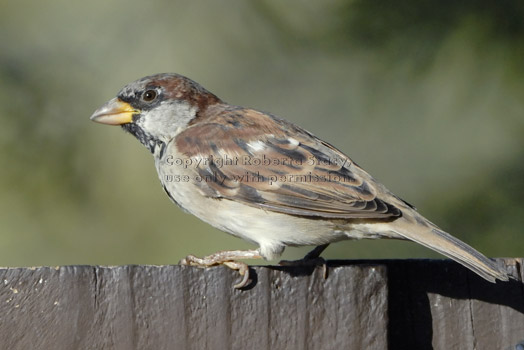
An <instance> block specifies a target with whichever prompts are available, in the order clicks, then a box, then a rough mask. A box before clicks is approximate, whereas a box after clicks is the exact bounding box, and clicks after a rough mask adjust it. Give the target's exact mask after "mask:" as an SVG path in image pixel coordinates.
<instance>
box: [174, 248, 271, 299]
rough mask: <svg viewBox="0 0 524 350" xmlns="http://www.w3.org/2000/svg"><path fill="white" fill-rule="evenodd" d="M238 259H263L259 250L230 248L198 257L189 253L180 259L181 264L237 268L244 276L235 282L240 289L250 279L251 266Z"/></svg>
mask: <svg viewBox="0 0 524 350" xmlns="http://www.w3.org/2000/svg"><path fill="white" fill-rule="evenodd" d="M237 259H262V256H261V255H260V252H259V251H258V250H256V249H255V250H229V251H221V252H217V253H215V254H211V255H208V256H205V257H203V258H197V257H196V256H194V255H188V256H186V257H185V258H184V259H182V260H180V264H181V265H188V266H198V267H211V266H217V265H225V266H227V267H229V268H230V269H233V270H237V271H238V273H240V276H242V280H241V281H240V282H239V283H237V284H235V285H234V287H235V288H237V289H239V288H243V287H245V286H246V285H247V283H248V281H249V266H248V265H247V264H246V263H243V262H241V261H236V260H237Z"/></svg>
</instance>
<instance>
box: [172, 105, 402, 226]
mask: <svg viewBox="0 0 524 350" xmlns="http://www.w3.org/2000/svg"><path fill="white" fill-rule="evenodd" d="M175 142H176V146H177V149H178V150H179V151H180V152H182V153H183V154H184V155H185V156H186V157H188V158H192V157H197V158H200V159H203V158H205V159H208V160H209V161H207V162H201V163H200V165H199V166H197V167H195V168H194V171H195V176H200V178H199V179H200V180H201V181H198V182H197V184H198V185H199V186H200V189H201V190H202V192H203V193H204V194H205V195H207V196H211V197H216V198H225V199H230V200H236V201H241V202H244V203H246V204H248V205H250V206H255V207H260V208H263V209H267V210H272V211H277V212H283V213H288V214H292V215H300V216H318V217H326V218H387V217H397V216H400V215H401V212H400V210H399V209H398V208H396V207H395V206H393V205H391V204H389V203H387V202H385V201H383V200H381V199H379V198H377V197H376V195H375V193H376V191H375V189H374V188H373V186H374V181H373V179H372V178H371V177H370V176H369V175H368V174H367V173H365V172H364V171H363V170H362V169H360V168H359V167H358V166H356V165H354V164H353V163H352V161H351V160H350V159H349V158H348V157H347V156H345V155H344V154H343V153H342V152H340V151H339V150H337V149H336V148H334V147H333V146H331V145H329V144H327V143H325V142H323V141H322V140H319V139H318V138H316V137H315V136H313V135H311V134H310V133H308V132H307V131H305V130H302V129H300V128H298V127H297V126H295V125H293V124H291V123H287V122H285V121H283V120H280V119H278V118H276V117H273V116H270V115H267V114H264V113H261V112H257V111H254V110H248V109H243V110H242V109H240V108H239V109H235V108H232V109H229V110H225V111H223V112H222V113H219V114H217V115H216V116H215V117H213V118H209V119H208V120H206V122H205V123H197V124H195V125H194V126H192V127H190V128H188V129H186V130H185V131H183V132H182V133H180V134H179V135H178V136H177V137H176V140H175Z"/></svg>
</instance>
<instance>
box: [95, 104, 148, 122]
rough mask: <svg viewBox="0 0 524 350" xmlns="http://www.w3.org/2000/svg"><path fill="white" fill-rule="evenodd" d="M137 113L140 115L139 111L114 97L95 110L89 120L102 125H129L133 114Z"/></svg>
mask: <svg viewBox="0 0 524 350" xmlns="http://www.w3.org/2000/svg"><path fill="white" fill-rule="evenodd" d="M137 113H140V111H138V110H136V109H134V108H133V107H131V105H130V104H129V103H127V102H124V101H122V100H120V99H118V98H117V97H115V98H113V99H112V100H111V101H109V102H107V103H106V104H105V105H103V106H102V107H100V108H99V109H97V110H96V111H95V113H93V115H92V116H91V120H92V121H94V122H97V123H102V124H109V125H121V124H127V123H131V122H132V121H133V114H137Z"/></svg>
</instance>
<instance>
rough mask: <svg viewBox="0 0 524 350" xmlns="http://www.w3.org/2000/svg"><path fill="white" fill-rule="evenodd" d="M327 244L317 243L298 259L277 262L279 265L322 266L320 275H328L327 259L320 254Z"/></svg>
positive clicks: (325, 276)
mask: <svg viewBox="0 0 524 350" xmlns="http://www.w3.org/2000/svg"><path fill="white" fill-rule="evenodd" d="M328 245H329V244H323V245H319V246H318V247H315V249H313V250H312V251H310V252H309V253H307V254H306V256H305V257H303V258H302V259H299V260H291V261H290V260H282V261H280V262H279V263H278V264H279V265H280V266H313V267H317V266H320V267H322V276H323V277H324V279H326V278H327V277H328V266H327V261H326V260H325V259H324V258H322V257H321V256H320V254H322V252H323V251H324V250H325V249H326V248H327V246H328Z"/></svg>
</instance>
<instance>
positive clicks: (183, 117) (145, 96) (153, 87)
mask: <svg viewBox="0 0 524 350" xmlns="http://www.w3.org/2000/svg"><path fill="white" fill-rule="evenodd" d="M221 102H222V101H221V100H220V99H219V98H218V97H216V96H215V95H213V94H212V93H210V92H209V91H207V90H206V89H204V88H203V87H202V86H200V85H199V84H198V83H196V82H194V81H192V80H191V79H188V78H186V77H184V76H181V75H178V74H173V73H162V74H156V75H152V76H148V77H145V78H142V79H139V80H136V81H134V82H132V83H130V84H128V85H126V86H125V87H124V88H123V89H122V90H120V92H119V93H118V95H117V97H115V98H113V99H112V100H110V101H108V102H107V103H106V104H104V105H103V106H102V107H100V108H99V109H97V110H96V111H95V112H94V113H93V115H92V116H91V120H93V121H95V122H98V123H102V124H109V125H121V126H122V128H123V129H124V130H126V131H128V132H130V133H131V134H133V135H134V136H135V137H136V138H137V139H138V140H139V141H140V142H141V143H142V144H144V146H146V147H147V148H148V149H149V150H150V151H151V152H154V148H155V145H157V144H160V143H164V144H166V143H168V142H169V141H170V140H172V139H173V138H174V137H175V136H176V135H177V134H178V133H180V132H181V131H183V130H185V129H186V128H187V127H188V126H189V125H190V124H191V123H192V122H193V121H194V120H195V119H196V118H198V116H199V114H201V113H203V112H204V111H205V110H206V109H207V108H208V107H209V106H210V105H213V104H216V103H221Z"/></svg>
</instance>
